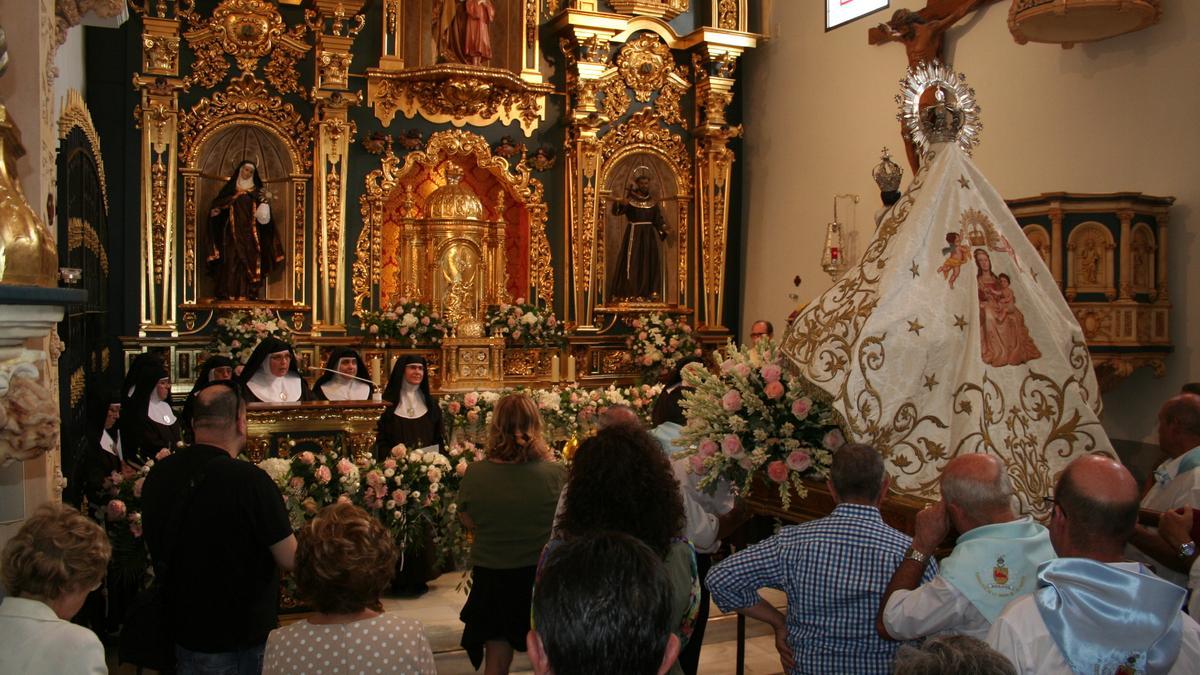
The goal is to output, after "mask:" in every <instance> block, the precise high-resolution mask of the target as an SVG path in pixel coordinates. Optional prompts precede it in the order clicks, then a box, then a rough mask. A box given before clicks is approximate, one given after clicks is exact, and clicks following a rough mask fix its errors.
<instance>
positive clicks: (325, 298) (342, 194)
mask: <svg viewBox="0 0 1200 675" xmlns="http://www.w3.org/2000/svg"><path fill="white" fill-rule="evenodd" d="M315 4H316V7H317V10H316V11H315V12H314V11H312V10H310V11H309V12H308V13H307V21H308V24H309V26H310V27H311V28H313V31H314V33H315V34H316V50H315V58H314V66H315V69H316V72H315V74H314V78H315V82H316V85H317V86H316V89H315V92H314V93H315V97H316V121H315V123H314V127H315V131H316V144H315V148H314V152H315V156H314V158H313V213H315V214H316V220H315V222H314V223H313V232H314V237H315V241H314V242H313V246H314V248H313V258H314V260H315V263H316V264H315V265H314V267H315V268H316V274H314V275H313V282H312V283H313V286H312V289H313V294H312V303H313V332H314V333H315V334H321V333H344V332H345V331H346V299H345V295H346V255H345V254H344V251H345V248H346V215H345V214H346V181H347V172H348V168H349V167H348V165H349V159H348V155H349V149H350V143H351V142H352V141H353V140H354V134H355V131H356V129H355V125H354V122H353V121H351V120H350V119H349V110H350V108H351V107H353V106H355V105H358V104H359V103H360V102H361V98H362V97H361V95H360V94H358V93H357V92H355V93H354V94H350V93H348V89H349V80H350V76H349V70H350V58H351V56H350V49H351V47H353V45H354V39H355V38H356V37H357V36H358V33H359V31H361V30H362V28H363V24H364V23H365V21H366V18H365V17H364V16H363V15H361V14H359V15H356V16H354V17H349V16H348V15H347V3H345V2H342V1H340V0H317V2H316V3H315ZM360 5H361V2H353V3H349V11H357V8H358V6H360Z"/></svg>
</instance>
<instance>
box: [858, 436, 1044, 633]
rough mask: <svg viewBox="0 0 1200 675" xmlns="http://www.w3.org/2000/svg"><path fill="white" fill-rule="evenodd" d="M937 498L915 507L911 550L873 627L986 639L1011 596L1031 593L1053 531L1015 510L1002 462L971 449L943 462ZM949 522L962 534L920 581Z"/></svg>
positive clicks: (945, 533)
mask: <svg viewBox="0 0 1200 675" xmlns="http://www.w3.org/2000/svg"><path fill="white" fill-rule="evenodd" d="M941 489H942V500H941V501H940V502H938V503H937V504H934V505H933V506H931V507H927V508H926V509H925V510H924V511H921V512H920V513H918V514H917V520H916V527H915V531H914V533H913V550H914V551H915V552H916V553H917V555H914V556H908V557H906V558H905V559H904V562H902V563H900V567H898V568H896V573H895V574H893V575H892V580H891V583H889V584H888V587H887V590H886V591H884V596H883V603H882V605H881V607H880V612H879V618H878V621H877V622H876V629H877V630H878V631H879V634H880V636H882V637H883V638H884V639H888V640H915V639H917V638H921V637H925V636H927V635H935V634H938V633H961V634H963V635H970V636H971V637H976V638H980V639H983V638H984V637H987V632H988V629H989V628H991V627H992V621H994V620H995V619H996V617H998V616H999V615H1000V612H1001V611H1002V610H1003V609H1004V606H1005V605H1006V604H1008V602H1009V601H1011V600H1012V599H1014V598H1018V597H1021V596H1023V595H1026V594H1028V593H1031V592H1033V588H1034V580H1035V578H1036V576H1037V568H1038V565H1040V564H1042V563H1043V562H1045V561H1047V560H1049V559H1051V558H1053V557H1054V549H1053V547H1051V545H1050V534H1049V533H1048V532H1047V531H1046V528H1045V527H1042V526H1041V525H1039V524H1037V523H1035V522H1033V519H1032V518H1030V517H1029V516H1025V517H1023V518H1018V517H1017V516H1016V515H1015V514H1014V513H1013V508H1012V507H1013V487H1012V481H1011V480H1009V477H1008V470H1007V468H1006V467H1005V466H1004V462H1003V461H1001V460H1000V459H999V458H998V457H995V456H993V455H983V454H970V455H962V456H959V457H956V458H954V459H952V460H950V462H948V463H947V464H946V467H945V468H944V469H943V470H942V478H941ZM951 525H953V526H954V529H955V530H957V531H958V532H961V533H962V534H961V535H959V537H958V542H957V544H956V545H955V547H954V552H953V553H951V554H950V555H949V556H948V557H947V558H946V559H945V560H943V561H942V564H941V572H940V573H939V574H938V575H937V576H936V577H934V578H933V580H932V581H930V582H929V583H927V584H924V585H922V586H920V587H919V588H918V586H917V584H919V583H920V581H921V573H922V572H924V570H925V566H926V565H927V564H928V561H929V560H930V559H931V557H932V556H933V552H934V551H935V550H936V549H937V548H938V546H940V545H941V544H942V541H943V540H944V539H945V538H946V535H947V533H948V532H949V530H950V526H951Z"/></svg>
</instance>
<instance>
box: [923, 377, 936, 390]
mask: <svg viewBox="0 0 1200 675" xmlns="http://www.w3.org/2000/svg"><path fill="white" fill-rule="evenodd" d="M937 385H938V381H937V375H926V376H925V384H924V385H923V386H924V387H925V388H926V389H928V390H929V391H933V388H934V387H936V386H937Z"/></svg>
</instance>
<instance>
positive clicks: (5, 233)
mask: <svg viewBox="0 0 1200 675" xmlns="http://www.w3.org/2000/svg"><path fill="white" fill-rule="evenodd" d="M24 154H25V148H24V146H22V145H21V131H20V130H19V129H18V128H17V125H16V123H15V122H13V120H12V118H11V117H10V116H9V114H8V109H7V108H6V107H4V104H2V103H0V284H11V285H19V286H45V287H49V288H53V287H55V286H57V285H58V251H57V249H56V248H55V245H54V237H53V235H51V233H50V230H49V228H47V227H46V225H45V223H43V222H42V220H41V219H40V218H38V216H37V213H36V212H35V211H34V210H33V209H32V208H31V207H30V206H29V203H28V202H27V201H26V200H25V193H24V191H23V190H21V183H20V182H19V181H18V180H17V176H16V167H17V158H19V157H21V156H22V155H24Z"/></svg>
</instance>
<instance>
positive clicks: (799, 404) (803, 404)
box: [792, 396, 812, 420]
mask: <svg viewBox="0 0 1200 675" xmlns="http://www.w3.org/2000/svg"><path fill="white" fill-rule="evenodd" d="M810 410H812V399H810V398H808V397H807V396H806V397H804V398H801V399H797V400H796V402H795V403H793V404H792V414H793V415H795V416H796V419H800V420H802V419H804V418H805V417H808V413H809V411H810Z"/></svg>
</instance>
